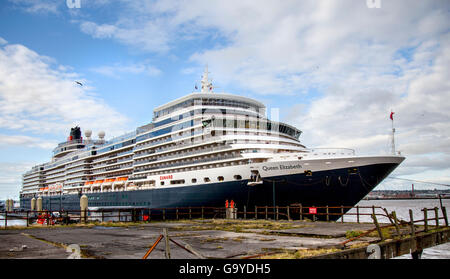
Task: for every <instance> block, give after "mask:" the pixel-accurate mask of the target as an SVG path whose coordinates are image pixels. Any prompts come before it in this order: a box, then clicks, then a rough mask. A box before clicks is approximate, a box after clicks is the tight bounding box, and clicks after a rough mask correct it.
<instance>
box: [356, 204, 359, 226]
mask: <svg viewBox="0 0 450 279" xmlns="http://www.w3.org/2000/svg"><path fill="white" fill-rule="evenodd" d="M356 223H358V224H359V205H357V206H356Z"/></svg>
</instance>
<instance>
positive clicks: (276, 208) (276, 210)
mask: <svg viewBox="0 0 450 279" xmlns="http://www.w3.org/2000/svg"><path fill="white" fill-rule="evenodd" d="M275 212H276V220H277V221H278V205H277V206H275Z"/></svg>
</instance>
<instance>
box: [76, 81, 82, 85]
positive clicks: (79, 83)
mask: <svg viewBox="0 0 450 279" xmlns="http://www.w3.org/2000/svg"><path fill="white" fill-rule="evenodd" d="M75 82H76V83H77V84H78V85H80V86H83V84H82V83H81V82H79V81H75Z"/></svg>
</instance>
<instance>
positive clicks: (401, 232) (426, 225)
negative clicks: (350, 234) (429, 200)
mask: <svg viewBox="0 0 450 279" xmlns="http://www.w3.org/2000/svg"><path fill="white" fill-rule="evenodd" d="M383 210H384V211H385V213H386V214H385V215H384V216H387V218H388V219H389V222H390V223H389V224H387V225H380V224H379V222H378V219H377V216H376V215H375V214H372V215H371V217H372V220H373V223H374V225H375V228H373V229H371V230H368V231H366V232H364V233H362V234H360V235H358V236H356V237H354V238H351V239H349V240H346V241H344V242H342V243H341V244H342V245H344V246H345V245H346V244H347V243H349V242H351V241H354V240H357V239H359V238H361V237H363V236H366V235H368V234H370V233H372V232H374V231H377V233H378V236H379V238H380V240H381V241H384V240H385V239H386V234H390V232H386V229H395V231H394V232H393V234H394V235H395V237H403V236H411V237H416V235H417V234H418V233H428V232H429V231H431V230H436V229H439V228H441V227H448V226H449V224H448V218H447V209H446V208H445V207H441V209H440V210H439V208H438V207H434V208H423V209H422V210H421V211H422V212H423V219H414V215H413V211H412V210H411V209H410V210H409V221H405V220H400V219H398V218H397V215H396V212H395V211H392V212H391V213H388V211H387V210H386V209H383ZM439 211H441V214H442V215H440V214H439ZM440 220H443V221H444V222H443V223H444V224H443V225H442V224H441V223H440ZM383 231H384V232H383Z"/></svg>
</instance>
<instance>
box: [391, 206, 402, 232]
mask: <svg viewBox="0 0 450 279" xmlns="http://www.w3.org/2000/svg"><path fill="white" fill-rule="evenodd" d="M391 215H392V219H393V221H394V226H395V231H397V235H398V236H400V227H399V226H398V221H397V214H396V213H395V211H392V213H391Z"/></svg>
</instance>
